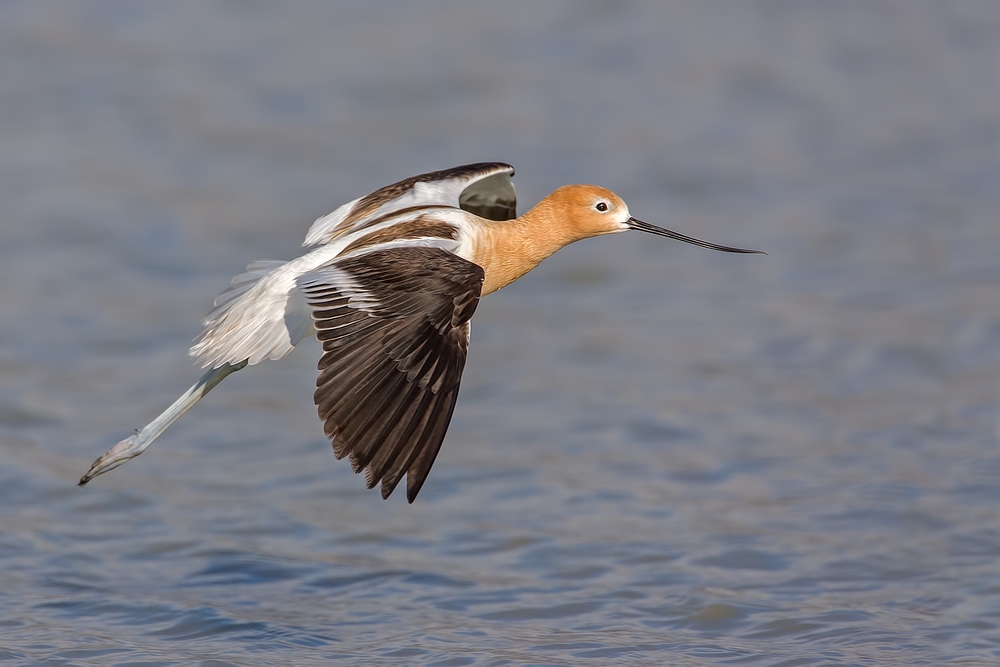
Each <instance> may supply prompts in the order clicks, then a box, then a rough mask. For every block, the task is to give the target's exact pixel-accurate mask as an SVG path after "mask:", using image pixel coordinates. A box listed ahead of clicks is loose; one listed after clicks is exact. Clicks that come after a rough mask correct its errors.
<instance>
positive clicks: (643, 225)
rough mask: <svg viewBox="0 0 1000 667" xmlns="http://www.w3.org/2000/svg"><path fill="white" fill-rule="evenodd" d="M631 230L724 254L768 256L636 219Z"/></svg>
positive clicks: (631, 223)
mask: <svg viewBox="0 0 1000 667" xmlns="http://www.w3.org/2000/svg"><path fill="white" fill-rule="evenodd" d="M625 224H627V225H628V228H629V229H638V230H639V231H640V232H649V233H650V234H656V235H658V236H666V237H667V238H668V239H677V240H678V241H684V242H685V243H691V244H693V245H700V246H701V247H702V248H709V249H711V250H721V251H722V252H741V253H744V254H747V255H766V254H767V253H766V252H764V251H763V250H747V249H745V248H730V247H729V246H727V245H716V244H714V243H709V242H708V241H699V240H698V239H693V238H691V237H690V236H684V235H683V234H678V233H677V232H672V231H670V230H669V229H664V228H663V227H657V226H656V225H651V224H649V223H648V222H643V221H642V220H636V219H635V218H629V219H628V222H626V223H625Z"/></svg>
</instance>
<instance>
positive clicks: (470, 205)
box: [303, 162, 517, 246]
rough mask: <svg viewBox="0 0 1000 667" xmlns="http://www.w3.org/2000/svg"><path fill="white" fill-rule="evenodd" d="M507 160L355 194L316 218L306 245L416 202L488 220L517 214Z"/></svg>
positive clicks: (451, 170)
mask: <svg viewBox="0 0 1000 667" xmlns="http://www.w3.org/2000/svg"><path fill="white" fill-rule="evenodd" d="M513 175H514V167H512V166H510V165H509V164H504V163H503V162H478V163H476V164H467V165H463V166H461V167H454V168H452V169H445V170H443V171H432V172H430V173H428V174H421V175H420V176H413V177H411V178H407V179H406V180H403V181H400V182H398V183H393V184H392V185H387V186H386V187H384V188H381V189H380V190H376V191H375V192H373V193H371V194H370V195H366V196H364V197H361V198H360V199H355V200H354V201H351V202H348V203H346V204H344V205H343V206H341V207H340V208H338V209H337V210H336V211H334V212H333V213H330V214H329V215H326V216H324V217H322V218H320V219H318V220H317V221H316V222H314V223H313V225H312V227H310V228H309V233H308V234H306V240H305V243H303V245H305V246H312V245H320V244H323V243H329V242H330V241H332V240H333V239H335V238H337V237H338V236H340V235H342V234H345V233H347V232H349V231H352V230H355V229H361V228H363V227H366V226H368V225H369V224H372V223H373V222H374V221H376V220H378V219H380V218H383V217H384V216H386V215H388V214H390V213H394V212H397V211H401V210H403V209H405V208H412V207H415V206H453V207H456V208H461V209H464V210H466V211H468V212H469V213H473V214H475V215H478V216H480V217H483V218H488V219H490V220H510V219H512V218H515V217H517V212H516V209H517V197H516V195H515V194H514V183H513V182H512V181H511V177H512V176H513Z"/></svg>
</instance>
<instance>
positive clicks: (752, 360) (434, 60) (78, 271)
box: [0, 0, 1000, 666]
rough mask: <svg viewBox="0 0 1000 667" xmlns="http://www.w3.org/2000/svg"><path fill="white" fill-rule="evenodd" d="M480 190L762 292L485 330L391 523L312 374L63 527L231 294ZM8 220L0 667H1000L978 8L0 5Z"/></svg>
mask: <svg viewBox="0 0 1000 667" xmlns="http://www.w3.org/2000/svg"><path fill="white" fill-rule="evenodd" d="M478 160H505V161H509V162H511V163H513V164H515V165H516V166H517V167H518V177H517V183H518V191H519V195H520V198H521V209H522V210H524V209H525V208H526V207H528V206H530V205H531V204H533V203H534V202H535V201H537V200H538V199H539V198H540V197H541V196H543V195H544V194H546V193H547V192H548V191H550V190H551V189H553V188H555V187H556V186H558V185H561V184H563V183H566V182H594V183H599V184H601V185H605V186H608V187H611V188H612V189H614V190H616V191H617V192H618V193H619V194H621V195H622V196H623V197H624V198H625V199H626V201H628V202H629V204H630V207H631V210H632V212H633V214H635V215H636V216H637V217H640V218H642V219H645V220H648V221H650V222H654V223H658V224H662V225H664V226H667V227H670V228H672V229H676V230H678V231H681V232H684V233H688V234H692V235H696V236H699V237H702V238H706V239H709V240H712V241H716V242H719V243H726V244H733V245H743V246H749V247H761V248H764V249H766V250H768V251H769V253H770V254H769V256H767V257H757V256H752V257H745V256H732V255H723V254H720V253H711V252H708V251H705V250H702V249H698V248H694V247H691V246H686V245H681V244H677V243H672V242H669V241H667V240H665V239H661V238H654V237H650V236H644V235H639V234H623V235H620V236H616V237H614V238H606V239H600V240H593V241H588V242H584V243H581V244H578V245H576V246H574V247H571V248H568V249H565V250H563V251H561V252H560V253H559V254H557V255H556V256H555V257H553V258H552V259H550V260H548V261H547V262H546V263H545V264H544V265H543V266H541V267H540V268H539V269H538V270H536V271H535V272H534V273H532V274H531V275H529V276H528V277H526V278H525V279H523V280H522V281H520V282H519V283H517V284H516V285H514V286H512V287H510V288H508V289H506V290H504V291H502V292H500V293H498V294H496V295H493V296H490V297H489V298H488V299H486V300H484V302H483V303H482V304H481V305H480V308H479V311H478V313H477V315H476V318H475V320H476V321H475V326H474V327H473V328H474V331H473V342H472V350H471V356H470V359H469V364H468V367H467V371H466V377H465V381H464V384H463V393H462V397H461V399H460V401H459V406H458V410H457V412H456V416H455V420H454V422H453V425H452V428H451V432H450V434H449V437H448V439H447V440H446V442H445V447H444V449H443V451H442V454H441V456H440V457H439V459H438V462H437V464H436V466H435V468H434V470H433V472H432V473H431V476H430V478H429V480H428V482H427V484H426V486H425V487H424V489H423V491H422V493H421V496H420V498H419V499H418V501H417V502H416V503H415V504H414V505H412V506H409V505H407V504H406V503H405V499H404V498H402V497H393V498H392V499H391V500H390V501H389V502H383V501H381V500H380V499H379V497H378V494H377V493H376V492H368V491H365V490H364V485H363V480H361V479H360V478H358V477H356V476H354V475H352V474H351V472H350V469H349V466H348V465H346V463H344V462H337V461H335V460H334V458H333V455H332V453H331V451H330V446H329V443H328V442H327V441H326V440H325V439H324V438H323V436H322V430H321V426H320V423H319V420H318V419H317V418H316V416H315V411H314V408H313V407H312V402H311V392H312V387H313V383H314V379H315V370H314V368H315V360H316V357H317V354H318V347H317V345H316V344H315V342H314V341H310V342H308V343H305V344H303V345H302V346H301V349H298V350H296V351H295V352H294V353H293V354H292V355H291V356H290V357H288V358H287V359H285V360H283V361H282V362H280V363H264V364H261V365H260V366H257V367H254V368H253V369H251V370H248V371H245V372H243V373H240V374H238V375H236V376H233V377H232V378H230V379H229V380H227V381H226V382H225V383H224V384H223V385H222V386H220V387H219V388H218V389H216V390H215V392H213V394H212V395H211V396H210V397H209V399H208V400H206V401H204V402H203V403H202V404H200V405H199V406H198V408H197V409H196V410H195V411H193V412H191V413H190V414H189V415H188V416H186V417H185V418H184V419H183V420H181V421H180V422H178V423H177V424H176V425H175V426H174V427H173V428H172V429H171V430H170V431H168V432H167V434H166V435H165V436H164V437H163V438H162V439H161V440H159V441H158V442H157V443H156V445H154V446H153V447H152V448H151V449H150V450H149V451H148V452H147V453H146V454H145V455H144V456H143V457H141V458H140V459H137V460H136V461H133V462H132V463H130V464H128V465H127V466H125V467H124V468H121V469H120V470H117V471H115V472H113V473H111V474H109V475H107V476H104V477H101V478H99V479H98V480H96V481H95V482H94V483H92V484H91V485H89V486H88V487H86V488H85V489H79V488H77V487H76V486H75V483H76V480H77V479H78V478H79V476H80V474H82V473H83V472H84V471H85V470H86V469H87V466H88V465H89V464H90V462H91V461H92V460H93V459H94V458H95V457H96V456H97V455H98V454H100V453H102V452H103V451H104V450H105V449H107V447H109V446H110V445H111V444H113V443H115V442H117V441H118V440H119V439H121V438H122V437H124V436H125V435H127V434H128V433H129V431H130V430H131V429H132V428H135V427H140V426H142V425H143V424H145V423H146V422H147V421H148V420H149V419H150V418H152V417H153V416H155V415H156V414H157V413H158V412H159V411H160V410H161V409H162V408H163V407H165V406H166V405H167V404H168V403H169V402H170V401H172V400H173V399H174V398H175V397H176V396H177V395H178V394H179V393H180V392H181V391H183V390H184V389H185V388H187V387H188V386H189V385H190V384H191V383H192V382H193V381H194V380H195V379H196V378H197V377H198V376H199V375H200V371H199V370H198V369H196V368H194V367H192V365H191V364H190V362H189V360H188V359H187V357H186V349H187V346H188V344H189V342H190V340H191V338H192V337H194V336H195V335H196V334H197V333H198V330H199V324H198V322H199V320H200V318H201V317H202V316H203V315H204V314H205V313H206V312H207V310H208V308H209V306H210V304H211V301H212V299H213V298H214V296H215V294H216V293H217V292H219V291H221V290H222V289H223V288H224V287H225V286H226V285H227V284H228V282H229V278H230V277H231V276H232V275H234V274H236V273H239V272H240V271H241V270H242V268H243V266H244V265H245V264H246V263H247V262H248V261H249V260H252V259H255V258H259V257H276V258H291V257H293V256H295V254H296V253H297V252H298V245H299V243H300V242H301V240H302V238H303V236H304V234H305V231H306V229H307V228H308V226H309V224H310V222H311V221H312V220H313V219H314V218H316V217H317V216H319V215H322V214H324V213H326V212H328V211H329V210H331V209H332V208H334V207H335V206H337V205H339V204H341V203H343V202H344V201H347V200H349V199H352V198H354V197H357V196H359V195H362V194H364V193H367V192H369V191H371V190H373V189H374V188H376V187H378V186H381V185H384V184H385V183H388V182H391V181H394V180H397V179H399V178H402V177H405V176H408V175H411V174H415V173H420V172H423V171H427V170H430V169H438V168H444V167H448V166H452V165H455V164H461V163H465V162H471V161H478ZM0 192H2V202H3V205H2V210H3V221H2V223H0V284H2V285H3V298H2V299H0V663H2V664H38V665H43V664H44V665H206V666H207V665H212V666H219V665H279V664H280V665H326V664H351V665H362V664H363V665H375V664H386V665H470V664H477V665H479V664H481V665H581V664H594V665H673V664H678V665H681V664H684V665H709V664H739V665H782V666H791V665H834V664H837V665H839V664H858V665H862V664H864V665H875V664H877V665H915V664H928V665H941V664H961V665H989V664H998V663H1000V628H998V623H1000V595H998V594H1000V558H998V557H1000V511H998V508H1000V481H998V480H1000V441H998V440H1000V259H998V258H1000V221H998V216H997V213H998V210H1000V194H998V193H1000V6H998V5H997V4H996V3H993V2H988V1H987V2H980V3H976V2H955V3H934V2H911V1H909V0H904V1H898V2H882V3H818V2H816V3H813V2H799V3H785V2H739V3H727V4H720V3H693V2H692V3H683V4H682V3H658V2H646V3H639V2H621V3H616V2H604V3H601V2H593V3H582V2H577V3H572V2H547V3H535V2H508V3H503V4H502V5H499V4H495V3H493V4H491V3H474V4H470V3H464V2H429V3H419V4H417V3H404V2H364V3H362V2H357V3H316V4H307V3H295V4H285V3H283V4H280V5H279V4H277V3H275V4H271V5H267V4H251V3H225V2H217V3H200V4H183V3H170V4H167V3H132V2H124V1H123V2H91V3H72V4H69V3H66V4H55V3H47V2H12V3H5V4H4V5H3V6H2V7H0ZM397 496H398V494H397Z"/></svg>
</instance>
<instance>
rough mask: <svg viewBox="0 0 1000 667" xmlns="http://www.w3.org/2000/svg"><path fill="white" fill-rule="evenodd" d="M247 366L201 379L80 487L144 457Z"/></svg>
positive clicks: (101, 462) (105, 457)
mask: <svg viewBox="0 0 1000 667" xmlns="http://www.w3.org/2000/svg"><path fill="white" fill-rule="evenodd" d="M246 365H247V360H246V359H244V360H243V361H241V362H239V363H238V364H230V363H225V364H223V365H221V366H219V367H218V368H213V369H212V370H210V371H208V372H207V373H205V374H204V375H202V376H201V379H200V380H198V382H196V383H195V384H194V386H192V387H191V388H190V389H188V390H187V391H186V392H184V394H182V395H181V397H180V398H178V399H177V400H176V401H174V404H173V405H171V406H170V407H169V408H167V409H166V410H164V411H163V414H161V415H160V416H159V417H157V418H156V419H154V420H153V421H151V422H149V423H148V424H146V426H144V427H143V428H142V430H141V431H137V432H136V433H135V435H131V436H129V437H127V438H125V439H124V440H122V441H121V442H119V443H118V444H117V445H115V446H114V447H112V448H111V449H109V450H108V451H107V452H106V453H105V454H104V455H103V456H101V458H99V459H97V460H96V461H94V464H93V465H92V466H90V470H88V471H87V474H86V475H84V476H83V477H81V478H80V486H83V485H84V484H86V483H87V482H89V481H90V480H92V479H94V478H95V477H97V476H98V475H101V474H104V473H106V472H108V471H109V470H114V469H115V468H117V467H118V466H120V465H121V464H123V463H125V462H126V461H128V460H129V459H134V458H135V457H137V456H139V454H142V453H143V452H144V451H146V448H147V447H149V446H150V445H151V444H153V441H154V440H156V439H157V438H158V437H159V436H160V434H161V433H163V432H164V431H166V430H167V427H168V426H170V425H171V424H173V423H174V422H175V421H177V420H178V419H180V418H181V415H183V414H184V413H185V412H187V411H188V410H190V409H191V408H193V407H194V404H195V403H197V402H198V401H200V400H201V399H202V398H204V396H205V394H207V393H208V392H210V391H212V388H213V387H215V385H217V384H219V383H220V382H222V381H223V380H224V379H225V377H226V376H227V375H229V374H230V373H235V372H236V371H238V370H240V369H242V368H244V367H245V366H246Z"/></svg>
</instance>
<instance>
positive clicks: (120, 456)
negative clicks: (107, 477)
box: [79, 431, 144, 486]
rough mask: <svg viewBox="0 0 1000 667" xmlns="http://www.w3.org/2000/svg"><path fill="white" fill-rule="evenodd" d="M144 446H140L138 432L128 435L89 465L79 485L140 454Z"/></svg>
mask: <svg viewBox="0 0 1000 667" xmlns="http://www.w3.org/2000/svg"><path fill="white" fill-rule="evenodd" d="M143 449H144V447H141V446H140V443H139V433H138V431H137V432H136V433H135V435H130V436H129V437H127V438H125V439H124V440H122V441H121V442H119V443H118V444H117V445H115V446H114V447H112V448H111V449H109V450H108V451H107V452H105V453H104V454H103V455H102V456H101V457H100V458H99V459H97V460H96V461H94V464H93V465H92V466H90V470H88V471H87V474H86V475H84V476H83V477H81V478H80V484H79V486H83V485H84V484H86V483H87V482H89V481H90V480H92V479H94V478H95V477H97V476H98V475H102V474H104V473H106V472H108V471H109V470H114V469H115V468H117V467H118V466H120V465H121V464H123V463H125V462H126V461H128V460H129V459H133V458H135V457H136V456H139V454H142V451H143Z"/></svg>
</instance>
